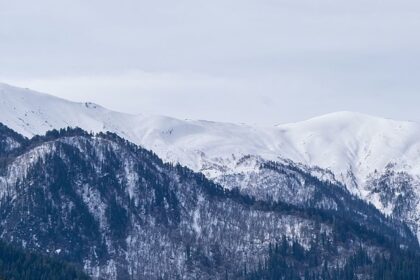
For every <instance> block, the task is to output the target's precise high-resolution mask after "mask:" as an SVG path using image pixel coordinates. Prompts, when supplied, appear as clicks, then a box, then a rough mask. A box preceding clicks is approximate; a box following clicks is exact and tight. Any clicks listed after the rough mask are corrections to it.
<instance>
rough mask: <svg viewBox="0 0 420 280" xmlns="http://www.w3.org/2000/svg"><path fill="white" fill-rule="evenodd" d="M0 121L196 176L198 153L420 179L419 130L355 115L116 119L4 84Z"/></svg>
mask: <svg viewBox="0 0 420 280" xmlns="http://www.w3.org/2000/svg"><path fill="white" fill-rule="evenodd" d="M0 122H2V123H4V124H5V125H7V126H9V127H10V128H12V129H14V130H15V131H17V132H19V133H21V134H23V135H25V136H32V135H35V134H42V133H44V132H46V131H47V130H50V129H52V128H61V127H67V126H79V127H81V128H83V129H86V130H92V131H102V130H109V131H113V132H116V133H117V134H120V135H121V136H123V137H126V138H128V139H129V140H131V141H134V142H135V143H137V144H140V145H143V146H145V147H147V148H149V149H152V150H154V151H155V152H156V153H158V154H159V155H160V156H161V157H163V158H165V159H167V160H178V161H180V162H181V163H183V164H186V165H188V166H190V167H192V168H193V169H196V170H197V169H199V168H200V167H201V164H202V162H200V157H197V155H200V154H201V157H205V159H206V160H210V159H216V158H219V160H222V159H224V160H226V161H229V160H230V159H232V158H234V157H240V156H241V155H248V154H251V155H259V156H261V157H263V158H266V159H277V158H287V159H291V160H293V161H296V162H301V163H304V164H307V165H316V166H320V167H323V168H328V169H331V170H332V171H334V172H335V173H336V175H340V174H341V173H342V174H344V175H345V174H346V173H347V171H348V170H349V169H351V170H352V171H353V173H354V174H355V175H356V177H357V178H358V179H363V178H365V177H366V176H367V175H368V174H369V173H371V172H372V171H374V170H375V169H377V170H382V169H384V168H385V166H386V165H387V164H389V163H390V162H392V163H393V162H395V163H398V165H399V166H400V167H401V168H402V169H403V170H405V171H409V172H410V173H412V174H420V162H419V161H418V160H417V159H418V158H419V157H420V125H419V124H417V123H413V122H398V121H393V120H387V119H381V118H376V117H371V116H367V115H363V114H359V113H351V112H339V113H333V114H329V115H325V116H321V117H317V118H313V119H310V120H307V121H303V122H298V123H292V124H284V125H278V126H275V127H256V126H247V125H237V124H228V123H216V122H208V121H191V120H178V119H173V118H169V117H163V116H143V115H129V114H123V113H117V112H113V111H110V110H107V109H105V108H103V107H101V106H99V105H96V104H93V103H74V102H69V101H66V100H63V99H59V98H56V97H53V96H50V95H46V94H41V93H37V92H34V91H30V90H28V89H20V88H16V87H12V86H8V85H5V84H0ZM203 153H204V154H203Z"/></svg>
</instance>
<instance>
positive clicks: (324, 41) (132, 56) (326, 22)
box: [0, 0, 420, 124]
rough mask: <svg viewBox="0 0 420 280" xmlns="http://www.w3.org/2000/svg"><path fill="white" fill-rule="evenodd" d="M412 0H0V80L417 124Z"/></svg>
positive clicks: (73, 94)
mask: <svg viewBox="0 0 420 280" xmlns="http://www.w3.org/2000/svg"><path fill="white" fill-rule="evenodd" d="M419 34H420V2H419V1H418V0H416V1H414V0H392V1H391V0H352V1H348V0H347V1H342V0H212V1H201V0H177V1H174V0H171V1H170V0H154V1H144V0H119V1H115V0H114V1H110V0H101V1H99V0H89V1H86V0H72V1H68V0H61V1H56V0H54V1H53V0H38V1H29V0H0V82H4V83H9V84H12V85H15V86H21V87H28V88H31V89H34V90H38V91H41V92H47V93H50V94H53V95H56V96H60V97H63V98H66V99H70V100H74V101H92V102H96V103H99V104H101V105H103V106H105V107H108V108H110V109H113V110H117V111H123V112H130V113H146V114H163V115H168V116H173V117H177V118H182V119H185V118H188V119H207V120H215V121H228V122H241V123H251V124H278V123H285V122H294V121H299V120H303V119H307V118H310V117H313V116H317V115H322V114H326V113H330V112H334V111H342V110H348V111H357V112H363V113H367V114H371V115H377V116H382V117H387V118H393V119H399V120H414V121H420V114H419V113H418V112H419V109H418V107H419V105H420V36H419Z"/></svg>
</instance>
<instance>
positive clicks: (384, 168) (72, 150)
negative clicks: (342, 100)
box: [0, 84, 420, 279]
mask: <svg viewBox="0 0 420 280" xmlns="http://www.w3.org/2000/svg"><path fill="white" fill-rule="evenodd" d="M0 123H2V124H0V215H1V219H2V223H1V224H0V236H1V238H2V239H3V240H4V241H5V242H8V243H10V244H13V245H14V246H18V247H22V248H25V249H27V250H30V251H35V252H37V253H41V254H47V255H49V256H52V257H56V258H59V259H60V260H64V261H66V262H70V263H74V264H76V265H79V266H81V267H83V268H84V270H85V271H86V272H87V273H88V274H89V275H90V276H91V277H93V278H95V279H277V278H270V277H274V276H277V277H280V276H281V277H286V278H287V279H294V278H293V277H295V278H296V277H298V278H299V277H305V278H307V279H310V278H308V277H309V276H311V277H313V279H325V277H326V276H325V273H327V274H328V275H330V276H331V279H353V278H351V277H350V276H352V275H353V276H354V275H356V274H363V275H366V276H367V275H377V276H378V277H380V276H381V275H382V274H381V273H385V274H386V275H394V276H395V277H399V278H401V277H402V276H401V275H402V274H399V273H402V271H405V273H406V274H404V275H405V276H404V277H403V278H401V279H416V278H409V276H410V275H414V274H415V273H418V271H416V268H415V267H416V266H415V265H411V264H413V263H416V262H417V261H418V260H419V259H418V254H419V248H418V236H419V232H420V230H419V227H420V204H419V201H420V179H419V175H420V163H417V158H418V155H420V137H419V136H420V125H419V124H417V123H412V122H397V121H392V120H386V119H380V118H376V117H371V116H366V115H363V114H358V113H350V112H340V113H334V114H329V115H326V116H323V117H318V118H314V119H310V120H308V121H304V122H300V123H294V124H284V125H277V126H273V127H257V126H249V125H237V124H230V123H215V122H209V121H191V120H177V119H173V118H169V117H163V116H145V115H129V114H123V113H117V112H113V111H110V110H107V109H105V108H103V107H101V106H99V105H96V104H92V103H74V102H70V101H66V100H63V99H59V98H56V97H53V96H50V95H46V94H41V93H37V92H33V91H30V90H27V89H20V88H16V87H12V86H9V85H4V84H2V85H0ZM76 127H78V128H76ZM45 133H46V135H45ZM281 248H283V249H281ZM366 256H367V257H366ZM390 256H391V257H390ZM401 263H404V265H400V264H401ZM402 267H404V269H402ZM387 273H388V274H387ZM413 273H414V274H413ZM273 275H274V276H273ZM306 275H308V277H306ZM343 275H345V276H343ZM386 275H385V276H386ZM407 275H408V276H407ZM416 275H417V274H416ZM333 276H334V277H336V278H333ZM382 276H383V275H382ZM382 276H381V277H382ZM385 276H384V277H385ZM345 277H350V278H345ZM375 277H376V276H375ZM406 277H408V278H406ZM374 279H376V278H374ZM378 279H382V278H378ZM389 279H392V278H389Z"/></svg>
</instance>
